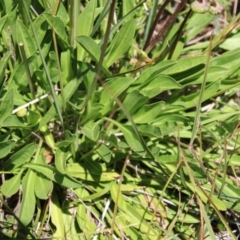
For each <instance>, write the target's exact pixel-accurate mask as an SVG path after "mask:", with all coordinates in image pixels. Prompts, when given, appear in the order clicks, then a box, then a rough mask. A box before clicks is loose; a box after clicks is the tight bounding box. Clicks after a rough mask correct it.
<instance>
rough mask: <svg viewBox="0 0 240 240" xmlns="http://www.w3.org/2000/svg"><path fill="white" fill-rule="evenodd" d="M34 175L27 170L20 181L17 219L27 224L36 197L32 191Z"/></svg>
mask: <svg viewBox="0 0 240 240" xmlns="http://www.w3.org/2000/svg"><path fill="white" fill-rule="evenodd" d="M35 177H36V175H35V174H34V173H33V171H31V170H28V171H27V173H26V175H25V176H24V177H23V181H22V201H21V206H20V211H19V216H18V217H19V219H20V221H21V222H22V223H23V225H24V226H27V225H28V224H29V223H30V222H31V220H32V218H33V215H34V210H35V204H36V198H35V193H34V188H35V180H36V178H35Z"/></svg>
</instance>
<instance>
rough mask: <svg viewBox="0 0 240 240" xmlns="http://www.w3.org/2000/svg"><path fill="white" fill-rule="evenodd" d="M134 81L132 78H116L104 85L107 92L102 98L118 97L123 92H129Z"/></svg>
mask: <svg viewBox="0 0 240 240" xmlns="http://www.w3.org/2000/svg"><path fill="white" fill-rule="evenodd" d="M134 81H135V79H134V78H130V77H115V78H113V79H111V80H110V81H107V82H106V84H105V85H104V86H105V87H104V89H105V91H104V92H103V93H102V96H101V97H102V98H104V99H111V98H114V97H118V96H119V95H120V94H121V93H122V92H123V91H125V90H127V88H128V87H129V86H130V85H131V84H132V83H133V82H134Z"/></svg>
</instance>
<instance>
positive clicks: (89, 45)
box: [76, 36, 111, 76]
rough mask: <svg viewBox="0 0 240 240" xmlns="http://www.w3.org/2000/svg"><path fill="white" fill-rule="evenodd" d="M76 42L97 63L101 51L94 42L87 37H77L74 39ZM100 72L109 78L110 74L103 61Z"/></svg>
mask: <svg viewBox="0 0 240 240" xmlns="http://www.w3.org/2000/svg"><path fill="white" fill-rule="evenodd" d="M76 40H77V42H78V43H79V44H80V45H81V46H82V47H83V48H84V49H85V50H86V51H87V52H88V54H89V55H90V57H91V58H92V59H93V60H94V61H95V62H97V63H98V61H99V59H100V55H101V50H100V48H99V46H98V45H97V44H96V43H95V41H94V40H93V39H92V38H90V37H87V36H79V37H76ZM102 71H103V72H104V74H105V75H106V76H110V75H111V74H110V73H109V71H108V68H107V65H106V63H105V61H103V65H102Z"/></svg>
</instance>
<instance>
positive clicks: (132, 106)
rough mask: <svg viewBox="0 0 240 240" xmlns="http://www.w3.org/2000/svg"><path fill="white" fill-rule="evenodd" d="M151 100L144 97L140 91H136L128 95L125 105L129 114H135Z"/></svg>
mask: <svg viewBox="0 0 240 240" xmlns="http://www.w3.org/2000/svg"><path fill="white" fill-rule="evenodd" d="M148 100H149V98H148V97H146V96H144V95H143V94H142V93H140V92H139V90H134V91H132V92H130V93H128V94H127V95H126V98H125V99H124V101H123V105H124V106H125V107H126V108H127V110H128V111H129V113H131V114H134V113H135V112H136V111H137V110H138V109H139V108H141V107H142V106H144V105H145V104H146V103H147V102H148Z"/></svg>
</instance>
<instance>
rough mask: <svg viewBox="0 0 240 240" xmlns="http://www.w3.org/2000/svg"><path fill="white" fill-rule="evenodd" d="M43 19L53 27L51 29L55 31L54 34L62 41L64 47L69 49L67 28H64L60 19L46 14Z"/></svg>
mask: <svg viewBox="0 0 240 240" xmlns="http://www.w3.org/2000/svg"><path fill="white" fill-rule="evenodd" d="M43 17H44V18H45V19H46V20H47V22H48V24H49V25H50V26H51V28H52V29H53V30H54V32H55V33H56V34H57V35H58V37H59V38H60V39H61V42H62V44H63V46H64V47H66V48H67V47H68V36H67V33H66V31H65V26H64V24H63V22H62V20H61V19H60V18H59V17H57V16H53V15H51V14H48V13H44V14H43Z"/></svg>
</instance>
